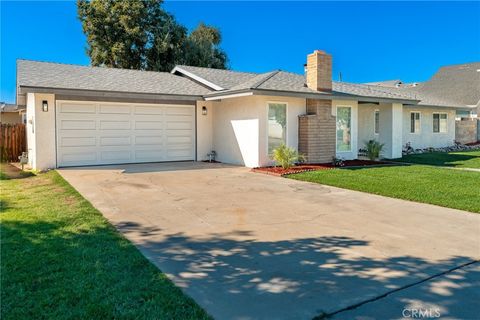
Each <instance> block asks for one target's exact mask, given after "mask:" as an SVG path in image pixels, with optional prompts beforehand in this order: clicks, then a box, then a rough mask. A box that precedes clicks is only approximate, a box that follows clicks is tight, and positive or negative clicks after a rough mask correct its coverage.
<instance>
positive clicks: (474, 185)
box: [287, 165, 480, 213]
mask: <svg viewBox="0 0 480 320" xmlns="http://www.w3.org/2000/svg"><path fill="white" fill-rule="evenodd" d="M287 177H288V178H291V179H297V180H303V181H310V182H315V183H321V184H325V185H330V186H335V187H340V188H345V189H352V190H358V191H363V192H368V193H374V194H378V195H382V196H387V197H392V198H399V199H405V200H411V201H417V202H424V203H430V204H435V205H439V206H443V207H449V208H454V209H461V210H466V211H471V212H477V213H480V191H479V190H480V172H478V173H477V172H471V171H461V170H452V169H446V168H436V167H431V166H422V165H411V166H408V165H407V166H386V167H370V168H368V167H367V168H356V169H353V168H352V169H334V170H320V171H311V172H304V173H299V174H292V175H288V176H287Z"/></svg>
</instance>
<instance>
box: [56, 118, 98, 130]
mask: <svg viewBox="0 0 480 320" xmlns="http://www.w3.org/2000/svg"><path fill="white" fill-rule="evenodd" d="M95 128H96V123H95V120H61V121H60V129H62V130H92V129H95Z"/></svg>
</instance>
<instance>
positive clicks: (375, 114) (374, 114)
mask: <svg viewBox="0 0 480 320" xmlns="http://www.w3.org/2000/svg"><path fill="white" fill-rule="evenodd" d="M377 114H378V127H377ZM373 134H374V135H376V136H378V135H379V134H380V110H379V109H375V110H374V111H373Z"/></svg>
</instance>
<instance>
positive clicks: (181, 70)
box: [170, 66, 225, 91]
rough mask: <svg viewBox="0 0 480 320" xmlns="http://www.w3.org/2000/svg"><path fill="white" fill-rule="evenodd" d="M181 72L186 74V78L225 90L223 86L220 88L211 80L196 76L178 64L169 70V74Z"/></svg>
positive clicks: (215, 88)
mask: <svg viewBox="0 0 480 320" xmlns="http://www.w3.org/2000/svg"><path fill="white" fill-rule="evenodd" d="M177 72H178V73H181V74H183V75H184V76H186V77H187V78H190V79H192V80H195V81H197V82H200V83H201V84H203V85H205V86H207V87H209V88H211V89H213V90H217V91H218V90H225V88H222V87H221V86H219V85H217V84H215V83H213V82H210V81H208V80H206V79H204V78H202V77H200V76H197V75H196V74H194V73H192V72H190V71H187V70H185V69H182V68H181V67H179V66H175V68H173V70H172V71H170V73H171V74H175V73H177Z"/></svg>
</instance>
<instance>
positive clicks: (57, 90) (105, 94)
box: [18, 85, 203, 101]
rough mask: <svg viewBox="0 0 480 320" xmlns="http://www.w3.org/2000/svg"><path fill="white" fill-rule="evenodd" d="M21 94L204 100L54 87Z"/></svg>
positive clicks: (29, 88)
mask: <svg viewBox="0 0 480 320" xmlns="http://www.w3.org/2000/svg"><path fill="white" fill-rule="evenodd" d="M18 88H19V91H20V92H19V93H20V94H25V93H28V92H33V93H53V94H56V95H65V96H69V95H72V96H83V97H103V98H126V99H145V100H183V101H197V100H203V96H202V95H183V94H164V93H145V92H125V91H105V90H90V89H69V88H52V87H35V86H22V85H21V86H19V87H18Z"/></svg>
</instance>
